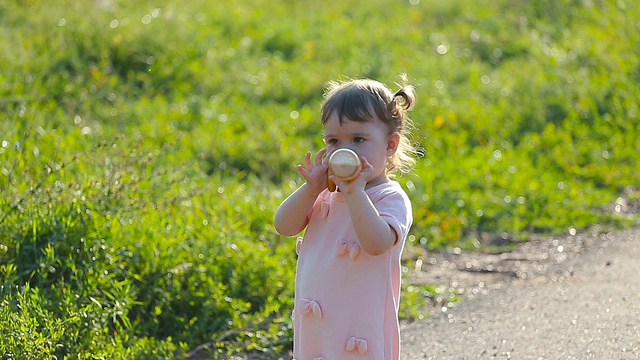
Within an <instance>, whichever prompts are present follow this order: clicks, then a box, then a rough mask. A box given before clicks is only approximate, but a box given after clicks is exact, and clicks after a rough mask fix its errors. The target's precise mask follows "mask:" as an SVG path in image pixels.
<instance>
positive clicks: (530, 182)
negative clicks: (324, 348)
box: [0, 0, 640, 359]
mask: <svg viewBox="0 0 640 360" xmlns="http://www.w3.org/2000/svg"><path fill="white" fill-rule="evenodd" d="M414 3H416V2H415V1H414ZM639 18H640V16H639V8H638V5H637V4H635V3H634V2H631V1H618V2H615V3H614V2H601V1H577V0H562V1H529V2H513V1H493V2H490V1H476V2H472V3H461V2H438V1H431V0H422V1H419V2H417V4H416V5H411V3H410V2H408V1H383V0H373V1H369V2H366V3H365V2H355V1H330V2H318V3H317V4H316V3H310V4H306V3H302V2H291V1H286V0H277V1H268V2H267V1H251V2H250V1H242V0H241V1H236V2H233V3H232V4H231V3H228V2H211V1H190V2H188V3H184V2H179V1H173V0H167V1H165V2H163V3H157V2H151V1H146V0H142V1H136V2H125V1H119V0H113V1H99V2H95V1H80V2H77V1H75V2H74V1H63V2H56V3H55V4H54V3H47V2H44V1H39V0H33V1H27V2H19V1H14V0H0V115H1V116H2V119H1V121H0V323H2V324H3V326H2V329H0V353H2V354H6V355H5V358H33V359H36V358H48V357H52V356H55V357H57V358H60V359H61V358H68V359H85V358H154V359H155V358H160V357H164V358H174V357H181V356H183V355H184V354H186V352H187V351H188V350H190V349H193V348H195V347H196V346H197V345H199V344H203V343H210V345H211V346H210V347H209V348H210V350H211V353H212V356H214V357H215V358H224V357H225V356H228V355H229V354H233V353H237V352H246V351H251V352H257V353H261V354H262V355H261V357H263V358H269V357H272V356H273V354H275V353H276V352H278V351H281V350H283V349H287V348H288V347H289V346H290V342H291V321H290V313H291V309H292V296H293V279H294V272H295V254H294V251H293V250H294V240H293V239H290V238H283V237H280V236H278V235H277V234H276V233H275V231H274V229H273V227H272V225H271V222H272V217H273V213H274V211H275V208H276V207H277V205H278V204H279V203H280V201H282V199H283V198H284V197H286V196H287V195H288V194H289V193H290V192H291V191H292V190H293V189H295V187H296V186H298V185H299V184H300V181H301V180H300V177H299V175H298V174H297V172H296V170H295V164H297V163H299V162H300V161H301V160H302V158H303V154H304V152H306V151H307V150H310V149H318V148H319V147H321V146H322V137H321V132H322V129H321V126H320V122H319V107H320V103H321V101H322V93H323V88H324V85H325V83H326V82H327V81H328V80H333V79H341V78H346V77H373V78H376V79H378V80H380V81H383V82H385V83H387V84H388V85H390V86H393V83H394V81H398V80H399V77H398V75H399V74H401V73H406V74H407V75H408V77H409V79H410V81H411V82H412V83H413V84H415V85H417V95H418V99H417V107H416V108H415V110H414V111H413V112H412V113H411V117H412V119H413V120H414V122H415V125H416V128H415V131H414V134H413V138H412V140H413V141H415V142H416V143H417V144H418V145H419V146H420V147H422V148H423V149H424V152H425V156H424V157H422V158H421V159H419V161H418V165H417V167H416V169H415V171H414V172H413V173H412V174H410V175H407V176H405V177H401V178H400V179H399V180H400V181H401V182H402V183H403V184H404V185H405V187H406V188H407V190H408V192H409V195H410V197H411V199H412V202H413V205H414V217H415V225H414V227H413V229H412V232H411V236H410V239H409V245H408V246H410V247H413V246H422V247H427V249H429V250H439V249H443V248H447V247H453V246H459V247H464V248H476V247H479V248H483V246H484V244H482V243H481V241H480V239H481V236H482V234H485V233H507V234H509V235H510V236H511V237H513V238H514V239H516V240H523V239H526V238H527V237H528V236H530V235H531V234H533V233H537V234H540V233H541V234H562V233H566V232H567V231H568V229H570V228H575V229H578V231H580V230H584V229H586V228H588V227H590V226H591V225H593V224H600V225H601V226H602V228H603V229H613V228H617V227H622V226H632V225H637V224H638V218H637V216H635V217H625V216H619V215H616V214H615V213H612V212H609V211H607V210H605V206H606V205H607V204H610V203H611V202H613V201H614V200H615V199H616V198H618V197H625V198H627V199H629V200H630V201H637V199H638V198H639V197H640V190H639V189H640V186H639V184H640V173H638V171H637V169H638V168H640V160H638V159H639V158H638V156H637V154H638V153H640V145H639V142H638V139H639V138H640V121H639V120H638V116H639V108H638V100H637V99H639V98H640V87H639V86H638V85H637V84H639V83H640V60H639V58H638V56H637V54H636V52H637V48H638V44H639V43H640V41H639V36H640V35H639V34H640V28H639V25H638V24H640V22H639V21H638V20H639ZM404 290H405V293H406V296H405V298H404V300H403V307H402V310H401V315H402V316H403V317H405V318H413V317H420V316H422V315H424V314H423V312H422V310H421V303H422V302H423V301H429V298H430V297H433V296H440V297H442V296H444V297H446V298H448V299H451V300H452V301H455V298H456V295H455V294H452V293H448V292H447V291H445V290H442V289H439V288H438V286H437V285H434V284H427V285H421V286H412V287H410V288H409V287H405V288H404Z"/></svg>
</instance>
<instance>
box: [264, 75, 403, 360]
mask: <svg viewBox="0 0 640 360" xmlns="http://www.w3.org/2000/svg"><path fill="white" fill-rule="evenodd" d="M414 102H415V97H414V93H413V88H412V87H411V86H404V87H402V88H401V89H400V90H398V91H397V92H396V93H392V92H391V91H390V90H389V89H387V87H385V86H384V85H383V84H381V83H379V82H377V81H374V80H370V79H357V80H350V81H347V82H342V83H338V82H331V83H330V84H329V88H328V91H327V93H326V94H325V101H324V103H323V105H322V124H323V126H324V140H325V144H326V146H325V148H323V149H321V150H320V151H318V152H317V153H316V154H315V155H314V156H312V154H311V153H310V152H307V154H306V157H305V165H304V166H302V165H298V171H299V172H300V174H301V175H302V176H303V177H304V178H305V179H306V182H305V184H303V185H302V186H300V187H299V188H298V189H297V190H296V191H295V192H293V194H291V195H290V196H289V197H288V198H287V199H286V200H284V202H282V204H281V205H280V206H279V207H278V210H277V211H276V215H275V228H276V230H277V231H278V232H279V233H280V234H282V235H287V236H293V235H296V234H299V233H300V232H302V231H303V230H305V229H306V231H305V234H304V237H301V238H298V243H297V246H296V252H297V253H298V264H297V269H296V289H295V306H294V311H293V319H294V340H293V347H294V348H293V357H294V359H297V360H321V359H322V360H349V359H375V360H382V359H384V360H397V359H399V357H400V335H399V324H398V305H399V302H400V255H401V253H402V249H403V246H404V242H405V238H406V236H407V233H408V231H409V228H410V227H411V223H412V221H413V218H412V213H411V203H410V201H409V198H408V197H407V195H406V193H405V192H404V191H403V189H402V188H401V186H400V185H399V184H398V183H397V182H396V181H394V180H391V179H390V177H389V175H390V174H391V173H392V172H395V171H398V170H399V171H401V172H406V171H407V170H409V168H411V166H412V165H413V164H414V162H415V160H414V158H413V157H412V155H413V153H414V152H415V151H414V149H413V147H412V146H411V143H410V142H409V141H408V139H407V137H406V132H407V130H408V127H409V121H410V120H409V118H408V117H407V114H406V112H407V111H408V110H409V109H410V108H411V107H412V106H413V104H414ZM341 148H347V149H350V150H353V151H354V152H355V153H356V154H358V155H359V157H360V160H361V162H362V171H361V172H360V174H359V176H358V177H357V178H356V179H354V180H351V181H344V180H341V179H339V178H337V177H336V176H334V175H329V173H328V158H329V156H330V155H331V154H332V153H333V151H335V150H336V149H341ZM329 179H330V180H332V181H333V183H335V184H336V185H337V189H336V190H335V191H333V192H331V191H329V189H328V188H327V182H328V180H329Z"/></svg>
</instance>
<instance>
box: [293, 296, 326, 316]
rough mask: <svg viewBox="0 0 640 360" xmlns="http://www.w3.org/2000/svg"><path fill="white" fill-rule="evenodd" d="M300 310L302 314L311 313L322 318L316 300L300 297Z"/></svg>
mask: <svg viewBox="0 0 640 360" xmlns="http://www.w3.org/2000/svg"><path fill="white" fill-rule="evenodd" d="M298 307H299V309H300V312H301V313H302V314H304V315H307V314H313V315H314V316H315V317H317V318H318V319H322V309H321V308H320V304H318V302H317V301H314V300H310V299H300V301H298Z"/></svg>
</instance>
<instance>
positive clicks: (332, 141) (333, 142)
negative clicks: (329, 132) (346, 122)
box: [325, 139, 338, 145]
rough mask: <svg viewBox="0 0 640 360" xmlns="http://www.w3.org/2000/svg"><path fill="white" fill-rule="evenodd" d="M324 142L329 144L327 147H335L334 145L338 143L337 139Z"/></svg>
mask: <svg viewBox="0 0 640 360" xmlns="http://www.w3.org/2000/svg"><path fill="white" fill-rule="evenodd" d="M325 142H326V143H327V144H329V145H335V144H337V143H338V140H337V139H327V140H325Z"/></svg>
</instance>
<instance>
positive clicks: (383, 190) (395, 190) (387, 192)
mask: <svg viewBox="0 0 640 360" xmlns="http://www.w3.org/2000/svg"><path fill="white" fill-rule="evenodd" d="M366 192H367V195H369V198H370V199H371V200H372V201H374V202H375V201H376V200H382V199H385V198H388V197H397V198H398V199H402V200H403V201H405V202H410V201H409V196H408V195H407V193H406V192H405V191H404V189H403V188H402V185H400V183H399V182H397V181H395V180H389V181H387V182H385V183H382V184H380V185H376V186H374V187H372V188H370V189H367V190H366Z"/></svg>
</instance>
